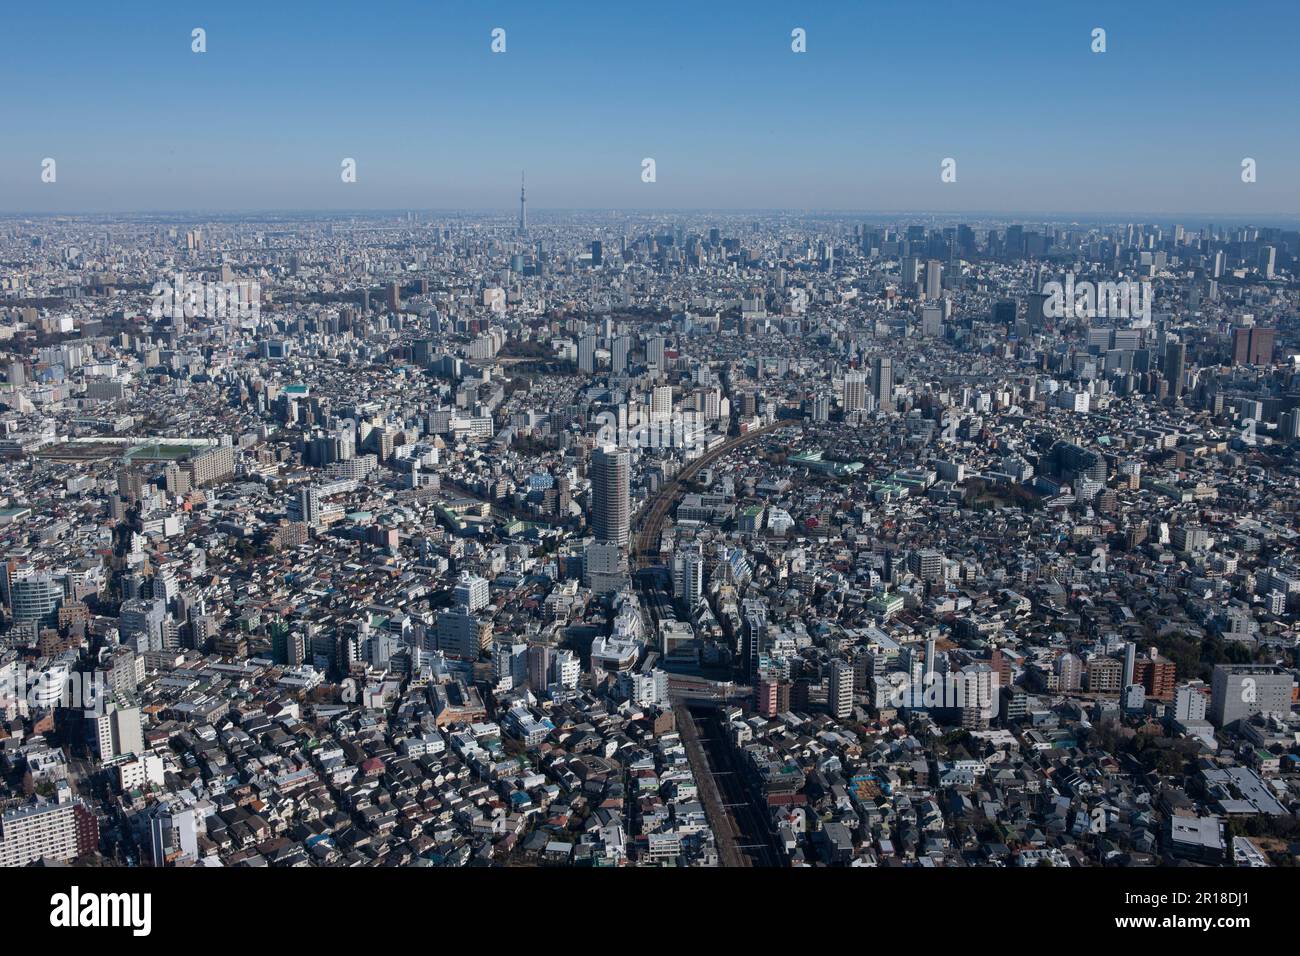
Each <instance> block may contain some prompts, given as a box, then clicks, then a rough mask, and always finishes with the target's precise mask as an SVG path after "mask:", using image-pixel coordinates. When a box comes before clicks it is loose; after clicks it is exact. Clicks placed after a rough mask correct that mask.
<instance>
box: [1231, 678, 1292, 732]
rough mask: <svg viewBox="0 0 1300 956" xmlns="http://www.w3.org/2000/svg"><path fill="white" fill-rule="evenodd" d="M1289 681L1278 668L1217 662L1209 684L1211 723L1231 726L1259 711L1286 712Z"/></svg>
mask: <svg viewBox="0 0 1300 956" xmlns="http://www.w3.org/2000/svg"><path fill="white" fill-rule="evenodd" d="M1292 683H1293V681H1292V680H1291V675H1290V673H1288V672H1287V671H1285V670H1283V669H1282V668H1280V667H1270V666H1267V665H1261V664H1237V665H1232V664H1219V665H1217V666H1216V667H1215V668H1214V676H1213V678H1212V680H1211V683H1210V722H1211V723H1213V724H1214V726H1216V727H1230V726H1232V725H1233V724H1235V723H1237V722H1238V721H1240V720H1248V719H1249V718H1251V717H1253V716H1254V715H1255V714H1259V713H1277V714H1285V713H1289V712H1290V710H1291V685H1292Z"/></svg>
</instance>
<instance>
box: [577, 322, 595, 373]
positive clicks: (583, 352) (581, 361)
mask: <svg viewBox="0 0 1300 956" xmlns="http://www.w3.org/2000/svg"><path fill="white" fill-rule="evenodd" d="M578 371H580V372H582V373H584V374H586V375H594V374H595V373H596V336H595V333H592V332H588V333H586V334H584V335H583V336H582V338H580V339H579V340H578Z"/></svg>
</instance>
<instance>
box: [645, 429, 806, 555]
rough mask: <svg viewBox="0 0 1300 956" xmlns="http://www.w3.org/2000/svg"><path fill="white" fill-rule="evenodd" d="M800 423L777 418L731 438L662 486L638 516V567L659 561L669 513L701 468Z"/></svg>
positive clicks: (691, 463) (697, 459)
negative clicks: (663, 533)
mask: <svg viewBox="0 0 1300 956" xmlns="http://www.w3.org/2000/svg"><path fill="white" fill-rule="evenodd" d="M798 424H799V423H798V422H791V421H776V422H773V423H772V424H770V425H764V426H763V427H762V428H755V429H754V430H753V431H749V432H746V433H745V434H743V435H739V436H737V437H735V438H729V439H727V441H725V442H723V443H722V444H721V445H719V446H718V447H717V448H715V449H713V451H710V452H707V453H706V454H704V455H701V456H700V457H699V458H696V459H695V460H694V461H692V462H690V463H689V464H688V465H686V467H685V468H683V469H682V470H681V471H679V472H678V473H677V475H676V476H675V477H674V478H673V480H672V481H670V482H668V483H667V484H666V485H664V486H663V487H662V488H660V489H659V493H658V494H657V495H655V497H653V498H650V499H648V500H647V501H646V503H645V504H644V505H643V506H642V507H641V511H640V514H639V516H638V521H639V525H638V527H639V530H638V531H637V536H636V551H635V559H636V566H637V567H638V568H645V567H649V566H651V565H653V564H656V563H657V562H658V557H659V535H660V534H661V532H662V531H663V525H664V518H666V517H668V512H669V511H670V510H671V509H672V507H673V505H674V503H675V502H676V500H677V496H678V494H679V493H681V492H682V491H684V490H685V487H686V483H687V482H689V481H690V480H691V479H692V478H694V477H695V475H696V474H697V473H698V472H699V471H700V469H702V468H705V467H707V466H709V465H710V464H712V463H713V462H715V461H717V460H718V459H719V458H721V457H722V456H723V455H725V454H727V453H728V452H730V451H734V450H735V449H737V448H739V447H740V446H741V445H745V444H748V443H749V442H752V441H754V440H756V439H758V438H761V437H763V436H764V435H769V434H771V433H772V432H774V431H776V430H777V429H778V428H785V427H786V426H787V425H798Z"/></svg>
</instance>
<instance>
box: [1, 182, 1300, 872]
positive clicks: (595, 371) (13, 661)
mask: <svg viewBox="0 0 1300 956" xmlns="http://www.w3.org/2000/svg"><path fill="white" fill-rule="evenodd" d="M528 183H529V185H528V186H526V187H525V186H522V185H521V187H520V191H519V196H518V201H517V209H516V210H513V211H512V212H511V213H509V214H503V213H500V212H498V213H484V214H472V213H468V212H465V213H435V212H416V211H412V212H402V213H395V212H385V213H373V214H363V213H339V214H329V215H326V214H319V215H308V214H302V215H289V214H284V215H272V214H261V215H242V216H236V215H230V216H221V215H210V216H202V217H200V216H182V215H162V214H159V215H152V216H147V215H136V216H127V215H116V216H114V215H99V216H91V215H50V216H27V217H22V216H9V217H7V218H3V219H0V373H3V383H0V455H2V456H3V457H2V458H0V605H2V607H3V619H2V623H0V865H5V866H27V865H32V864H44V865H49V864H57V863H76V864H88V865H99V866H106V867H107V866H143V867H369V866H382V867H393V866H424V867H462V866H489V865H490V866H515V867H518V866H576V867H624V866H638V867H640V866H662V867H750V866H754V867H773V866H781V867H786V866H790V867H844V866H856V867H1105V866H1189V865H1207V866H1222V867H1270V866H1292V865H1295V863H1296V862H1297V858H1298V857H1300V827H1297V824H1296V811H1297V808H1300V719H1298V718H1297V715H1296V713H1295V709H1294V708H1295V702H1296V696H1297V682H1296V676H1297V673H1298V672H1300V670H1298V668H1300V662H1298V661H1297V656H1296V648H1297V636H1298V635H1300V631H1298V629H1297V617H1298V615H1300V542H1298V541H1297V538H1298V532H1300V519H1298V517H1297V509H1298V507H1300V482H1298V481H1297V477H1298V475H1300V465H1298V460H1297V450H1300V365H1298V364H1297V363H1298V361H1300V281H1298V278H1297V276H1298V273H1300V231H1298V230H1297V229H1296V228H1294V227H1289V228H1279V227H1275V226H1265V225H1253V224H1250V223H1248V222H1246V221H1244V220H1230V219H1227V218H1226V217H1225V218H1224V220H1223V221H1216V222H1208V221H1206V222H1190V221H1187V222H1184V223H1183V224H1180V223H1179V222H1177V221H1173V220H1171V221H1168V222H1164V221H1161V222H1155V221H1147V222H1126V221H1111V220H1108V219H1102V218H1099V219H1095V220H1072V221H1071V220H1064V219H1051V218H1039V219H1034V218H1025V217H1015V216H1009V215H1007V216H1000V217H983V218H981V217H976V216H969V215H967V216H941V215H934V214H925V215H912V216H907V215H898V216H877V215H871V216H868V215H857V216H855V215H848V214H839V213H826V214H815V213H789V214H783V213H779V212H753V213H737V212H718V213H708V212H703V211H699V212H641V213H628V214H614V213H608V214H605V213H596V212H592V213H576V212H575V213H559V212H554V211H546V212H534V211H533V210H532V209H531V208H530V202H531V201H532V197H533V190H534V187H533V186H532V180H531V179H530V180H528ZM506 188H507V191H510V190H512V189H513V187H509V186H508V187H506Z"/></svg>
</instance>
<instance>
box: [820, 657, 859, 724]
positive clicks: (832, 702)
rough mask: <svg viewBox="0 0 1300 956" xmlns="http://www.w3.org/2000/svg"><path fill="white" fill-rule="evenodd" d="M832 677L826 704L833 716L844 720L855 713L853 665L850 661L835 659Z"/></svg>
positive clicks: (832, 664)
mask: <svg viewBox="0 0 1300 956" xmlns="http://www.w3.org/2000/svg"><path fill="white" fill-rule="evenodd" d="M830 677H831V679H830V692H829V694H828V695H827V698H826V704H827V707H828V709H829V710H830V712H831V716H833V717H835V718H837V719H840V720H843V719H844V718H845V717H847V716H849V714H851V713H853V665H852V664H850V663H849V662H848V661H840V660H837V661H833V662H832V663H831V675H830Z"/></svg>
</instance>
